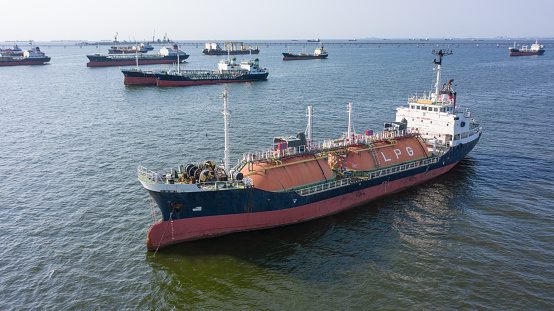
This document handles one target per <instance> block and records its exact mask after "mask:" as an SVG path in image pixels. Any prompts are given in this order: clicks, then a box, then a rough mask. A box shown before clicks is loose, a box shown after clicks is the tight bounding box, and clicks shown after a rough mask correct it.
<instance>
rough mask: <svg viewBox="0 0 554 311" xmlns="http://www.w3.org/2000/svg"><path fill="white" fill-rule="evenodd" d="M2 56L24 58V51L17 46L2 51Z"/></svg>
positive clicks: (0, 52)
mask: <svg viewBox="0 0 554 311" xmlns="http://www.w3.org/2000/svg"><path fill="white" fill-rule="evenodd" d="M0 54H1V55H2V56H23V50H22V49H21V48H20V47H19V46H17V44H16V45H14V46H13V47H11V48H8V49H0Z"/></svg>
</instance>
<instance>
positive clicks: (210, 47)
mask: <svg viewBox="0 0 554 311" xmlns="http://www.w3.org/2000/svg"><path fill="white" fill-rule="evenodd" d="M223 47H224V48H223V49H222V48H221V46H220V45H219V43H217V42H206V46H205V48H204V49H203V50H202V53H204V54H206V55H239V54H258V53H260V50H258V47H256V48H255V49H253V48H252V47H251V46H249V47H248V48H246V46H244V43H243V42H225V43H224V44H223Z"/></svg>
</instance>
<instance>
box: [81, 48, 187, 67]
mask: <svg viewBox="0 0 554 311" xmlns="http://www.w3.org/2000/svg"><path fill="white" fill-rule="evenodd" d="M188 57H189V55H188V54H187V53H185V52H183V51H181V50H179V48H178V47H177V45H174V46H173V48H166V47H162V48H161V49H160V52H159V53H158V54H156V55H148V54H143V53H138V52H137V53H134V54H115V55H102V54H93V55H87V58H88V59H89V62H88V63H87V67H107V66H132V65H135V64H136V65H137V66H138V65H151V64H172V63H177V62H179V63H182V62H184V61H185V60H186V59H187V58H188Z"/></svg>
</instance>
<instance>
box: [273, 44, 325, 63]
mask: <svg viewBox="0 0 554 311" xmlns="http://www.w3.org/2000/svg"><path fill="white" fill-rule="evenodd" d="M327 56H329V54H327V51H326V50H325V48H324V47H323V44H320V45H319V47H318V48H316V49H315V51H314V52H313V53H288V52H286V53H283V60H299V59H323V58H327Z"/></svg>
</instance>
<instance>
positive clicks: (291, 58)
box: [283, 56, 326, 60]
mask: <svg viewBox="0 0 554 311" xmlns="http://www.w3.org/2000/svg"><path fill="white" fill-rule="evenodd" d="M325 58H326V57H317V56H314V57H283V60H301V59H325Z"/></svg>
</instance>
